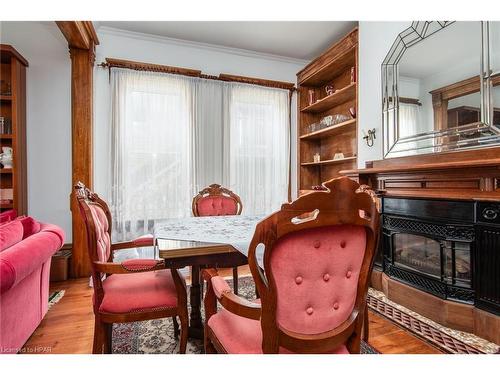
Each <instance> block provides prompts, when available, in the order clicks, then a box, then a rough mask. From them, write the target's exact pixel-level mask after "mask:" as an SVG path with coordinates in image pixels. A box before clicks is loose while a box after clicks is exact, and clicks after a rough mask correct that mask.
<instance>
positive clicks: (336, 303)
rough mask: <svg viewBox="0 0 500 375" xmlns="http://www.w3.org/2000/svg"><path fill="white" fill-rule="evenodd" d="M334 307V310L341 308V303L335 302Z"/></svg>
mask: <svg viewBox="0 0 500 375" xmlns="http://www.w3.org/2000/svg"><path fill="white" fill-rule="evenodd" d="M333 309H334V310H338V309H339V303H338V302H335V303H334V304H333Z"/></svg>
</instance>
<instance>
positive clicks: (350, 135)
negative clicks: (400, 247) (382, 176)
mask: <svg viewBox="0 0 500 375" xmlns="http://www.w3.org/2000/svg"><path fill="white" fill-rule="evenodd" d="M357 72H358V30H357V28H356V29H354V30H353V31H351V32H350V33H349V34H348V35H346V36H345V37H344V38H342V39H341V40H340V41H339V42H337V43H335V44H334V45H332V46H331V47H330V48H329V49H328V50H327V51H326V52H324V53H323V54H322V55H321V56H319V57H318V58H316V59H315V60H313V61H312V62H311V63H310V64H309V65H307V66H306V67H305V68H304V69H302V70H301V71H300V72H299V73H297V82H298V99H297V106H298V116H297V127H298V131H297V134H298V152H297V159H298V189H299V195H301V194H304V193H307V192H309V191H311V189H312V188H313V186H317V185H321V183H322V182H325V181H327V180H329V179H331V178H334V177H337V176H338V175H339V171H340V170H344V169H352V168H355V167H356V165H357V162H356V158H357V126H356V125H357V121H356V114H357V112H358V105H357V102H358V101H357V96H358V83H357ZM327 116H332V121H330V122H329V125H326V124H325V123H327V121H325V120H323V119H324V118H325V117H327ZM322 120H323V124H322V123H321V122H322ZM336 154H337V157H335V155H336ZM340 154H342V155H343V156H342V157H340V158H339V156H340ZM315 155H316V156H318V155H319V160H318V159H317V157H316V160H315Z"/></svg>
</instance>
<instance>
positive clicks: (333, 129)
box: [299, 118, 356, 140]
mask: <svg viewBox="0 0 500 375" xmlns="http://www.w3.org/2000/svg"><path fill="white" fill-rule="evenodd" d="M353 124H356V119H355V118H354V119H351V120H347V121H344V122H341V123H339V124H337V125H332V126H329V127H328V128H324V129H321V130H317V131H315V132H312V133H308V134H304V135H301V136H300V137H299V138H300V139H303V140H316V139H322V138H326V137H330V136H332V135H333V134H335V133H338V132H340V131H342V130H345V129H348V128H350V126H351V125H353Z"/></svg>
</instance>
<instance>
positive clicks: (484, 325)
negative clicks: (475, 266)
mask: <svg viewBox="0 0 500 375" xmlns="http://www.w3.org/2000/svg"><path fill="white" fill-rule="evenodd" d="M371 286H372V288H374V289H377V290H380V291H381V292H383V293H384V294H385V295H386V296H387V298H389V299H390V300H391V301H393V302H396V303H398V304H400V305H402V306H404V307H406V308H408V309H410V310H413V311H415V312H417V313H419V314H420V315H423V316H425V317H426V318H429V319H431V320H433V321H435V322H436V323H439V324H441V325H443V326H445V327H449V328H452V329H457V330H460V331H465V332H469V333H473V334H475V335H477V336H479V337H482V338H484V339H486V340H489V341H492V342H494V343H496V344H500V316H496V315H494V314H491V313H488V312H486V311H484V310H481V309H478V308H476V307H474V306H472V305H468V304H465V303H459V302H453V301H448V300H443V299H441V298H439V297H436V296H433V295H432V294H429V293H426V292H423V291H421V290H418V289H416V288H413V287H411V286H409V285H406V284H403V283H401V282H399V281H396V280H393V279H391V278H390V277H389V276H387V275H386V274H384V273H383V272H381V271H377V270H374V271H373V272H372V276H371Z"/></svg>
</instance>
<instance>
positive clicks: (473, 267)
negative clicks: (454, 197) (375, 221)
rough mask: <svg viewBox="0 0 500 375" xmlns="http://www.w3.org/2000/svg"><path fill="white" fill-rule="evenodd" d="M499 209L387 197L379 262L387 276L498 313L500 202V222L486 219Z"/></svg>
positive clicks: (492, 204) (455, 202)
mask: <svg viewBox="0 0 500 375" xmlns="http://www.w3.org/2000/svg"><path fill="white" fill-rule="evenodd" d="M495 205H496V204H495V203H480V202H472V201H448V200H429V199H407V198H383V214H382V242H381V245H382V246H381V249H380V254H379V258H378V259H379V261H381V266H382V267H383V270H384V272H385V273H386V274H387V275H389V276H390V277H391V278H394V279H396V280H398V281H401V282H403V283H406V284H409V285H411V286H413V287H416V288H418V289H421V290H424V291H426V292H428V293H431V294H433V295H435V296H438V297H440V298H443V299H448V300H454V301H458V302H463V303H469V304H476V305H477V306H478V307H480V308H483V309H486V310H488V311H490V312H494V313H495V314H499V313H500V285H499V284H500V279H499V275H500V262H499V259H500V203H499V204H498V207H497V208H498V209H499V211H498V217H499V222H498V223H496V222H495V220H493V221H492V220H489V219H488V218H490V219H491V218H492V217H493V216H494V215H493V214H492V211H491V210H492V207H496V206H495ZM488 209H489V210H490V211H487V213H488V215H487V217H486V218H485V217H483V212H484V211H485V210H488ZM495 236H497V237H495ZM486 257H487V258H488V259H486Z"/></svg>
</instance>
